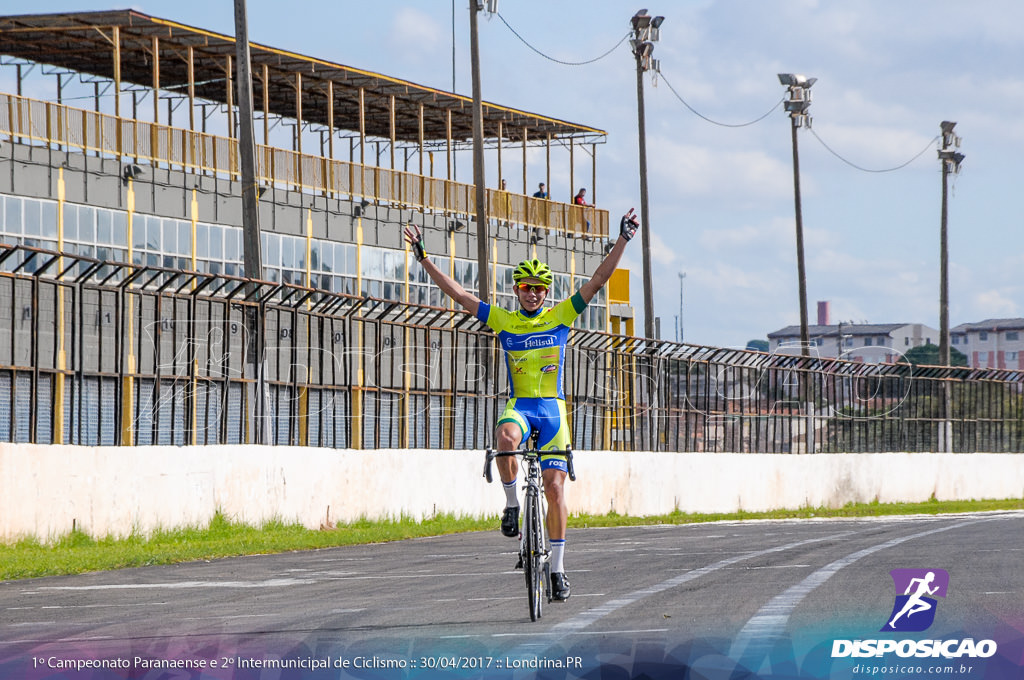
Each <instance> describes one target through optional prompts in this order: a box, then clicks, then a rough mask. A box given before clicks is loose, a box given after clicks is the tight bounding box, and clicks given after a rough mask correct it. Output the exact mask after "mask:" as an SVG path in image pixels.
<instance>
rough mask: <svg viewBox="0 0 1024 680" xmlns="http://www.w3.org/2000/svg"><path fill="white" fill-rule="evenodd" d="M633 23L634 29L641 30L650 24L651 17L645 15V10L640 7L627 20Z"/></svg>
mask: <svg viewBox="0 0 1024 680" xmlns="http://www.w3.org/2000/svg"><path fill="white" fill-rule="evenodd" d="M629 21H630V23H632V24H633V30H634V31H642V30H644V29H645V28H647V27H648V26H650V25H651V17H649V16H648V15H647V10H645V9H642V10H640V11H639V12H637V13H636V14H634V15H633V18H632V19H630V20H629Z"/></svg>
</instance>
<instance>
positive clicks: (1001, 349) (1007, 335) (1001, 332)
mask: <svg viewBox="0 0 1024 680" xmlns="http://www.w3.org/2000/svg"><path fill="white" fill-rule="evenodd" d="M949 335H950V346H951V347H953V348H954V349H957V350H960V351H961V352H963V353H964V354H965V355H967V363H968V364H969V365H970V366H972V367H974V368H1009V369H1017V370H1020V369H1024V319H1021V318H1017V319H986V320H984V321H978V322H976V323H962V324H960V325H959V326H956V327H955V328H953V329H951V330H950V332H949Z"/></svg>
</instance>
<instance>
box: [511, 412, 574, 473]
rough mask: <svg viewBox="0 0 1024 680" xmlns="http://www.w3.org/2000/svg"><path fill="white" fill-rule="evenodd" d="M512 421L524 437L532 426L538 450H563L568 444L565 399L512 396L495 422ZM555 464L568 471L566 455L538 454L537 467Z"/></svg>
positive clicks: (547, 466) (541, 467) (567, 419)
mask: <svg viewBox="0 0 1024 680" xmlns="http://www.w3.org/2000/svg"><path fill="white" fill-rule="evenodd" d="M503 423H515V424H516V425H518V426H519V431H520V432H522V435H523V441H526V438H527V437H529V436H530V432H531V431H532V430H537V431H538V432H539V433H540V434H539V435H538V437H537V450H538V451H545V450H551V449H557V450H565V449H567V448H569V446H570V443H571V442H570V437H569V418H568V416H567V415H566V410H565V400H564V399H555V398H550V397H514V398H512V399H509V400H508V403H507V404H505V410H504V412H502V414H501V417H500V418H498V425H499V426H500V425H502V424H503ZM550 468H554V469H556V470H561V471H562V472H568V470H569V466H568V464H567V463H566V461H565V456H558V455H548V456H545V455H541V456H540V469H541V470H547V469H550Z"/></svg>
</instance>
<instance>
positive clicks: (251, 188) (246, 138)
mask: <svg viewBox="0 0 1024 680" xmlns="http://www.w3.org/2000/svg"><path fill="white" fill-rule="evenodd" d="M245 2H246V0H235V56H236V59H235V63H236V64H237V69H238V75H237V77H236V79H235V81H236V83H237V89H238V119H239V128H238V129H239V131H238V151H239V154H238V159H239V171H240V173H239V174H240V176H241V179H242V183H241V193H242V266H243V268H244V269H245V276H246V278H249V279H262V278H263V258H262V254H261V252H260V212H259V191H258V187H257V185H256V140H255V135H254V134H253V103H252V102H253V96H252V67H251V63H250V60H249V23H248V19H247V17H246V7H245ZM264 96H266V93H264ZM298 96H300V97H301V96H302V93H301V92H300V93H299V94H298ZM258 285H259V284H256V283H250V284H247V287H246V295H247V297H249V296H251V298H252V299H251V300H250V301H251V302H252V304H250V305H249V306H248V307H247V308H246V332H247V333H248V338H247V340H248V342H247V345H246V357H247V359H248V360H247V363H248V365H249V367H250V371H251V377H252V378H254V379H255V382H254V387H255V394H250V395H249V396H250V398H249V399H248V400H247V401H248V402H249V409H250V410H249V418H250V424H251V425H252V428H251V430H250V431H251V432H252V433H253V439H252V443H255V444H266V443H267V442H268V441H269V432H268V430H267V428H268V423H267V418H266V416H267V415H268V413H269V410H268V409H267V408H266V407H267V404H266V402H265V399H266V391H265V389H264V387H265V383H264V381H265V379H266V376H265V371H264V370H263V357H262V356H261V355H262V353H263V342H264V334H263V327H264V319H263V308H262V305H261V304H260V300H259V298H258V296H257V295H256V293H257V292H258Z"/></svg>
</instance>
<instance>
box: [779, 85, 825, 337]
mask: <svg viewBox="0 0 1024 680" xmlns="http://www.w3.org/2000/svg"><path fill="white" fill-rule="evenodd" d="M816 81H817V78H807V77H805V76H802V75H796V74H793V73H780V74H779V82H780V83H782V84H783V85H785V86H786V87H787V88H788V92H789V99H788V100H786V111H787V112H788V113H789V120H790V131H791V135H792V138H793V202H794V204H795V212H796V270H797V279H798V288H799V293H800V353H801V354H802V355H803V356H805V357H806V356H810V353H811V352H810V336H809V333H808V330H807V270H806V268H805V267H804V218H803V209H802V207H801V200H800V152H799V147H798V146H797V135H796V131H797V128H799V127H801V126H803V124H804V122H806V123H807V126H808V127H810V124H811V122H810V121H811V119H810V116H808V115H807V109H808V108H809V107H810V104H811V86H812V85H813V84H814V83H815V82H816Z"/></svg>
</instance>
